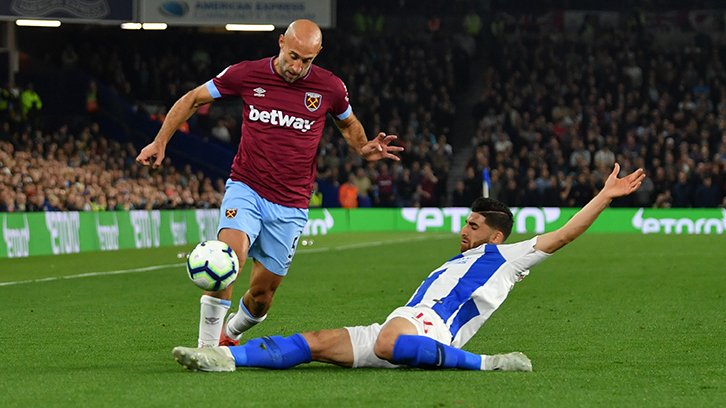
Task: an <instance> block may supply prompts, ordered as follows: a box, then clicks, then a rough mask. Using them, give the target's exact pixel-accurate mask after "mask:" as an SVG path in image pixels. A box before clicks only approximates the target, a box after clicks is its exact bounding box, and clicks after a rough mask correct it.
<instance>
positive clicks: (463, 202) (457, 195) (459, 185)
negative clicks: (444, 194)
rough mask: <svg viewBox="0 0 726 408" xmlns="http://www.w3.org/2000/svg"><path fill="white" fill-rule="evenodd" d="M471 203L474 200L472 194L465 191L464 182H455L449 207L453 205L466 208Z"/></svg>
mask: <svg viewBox="0 0 726 408" xmlns="http://www.w3.org/2000/svg"><path fill="white" fill-rule="evenodd" d="M473 201H474V199H473V198H472V194H471V192H469V191H468V190H467V189H466V185H464V182H463V181H457V182H456V187H455V188H454V192H453V197H452V200H451V205H453V206H454V207H468V206H469V204H468V203H471V202H473Z"/></svg>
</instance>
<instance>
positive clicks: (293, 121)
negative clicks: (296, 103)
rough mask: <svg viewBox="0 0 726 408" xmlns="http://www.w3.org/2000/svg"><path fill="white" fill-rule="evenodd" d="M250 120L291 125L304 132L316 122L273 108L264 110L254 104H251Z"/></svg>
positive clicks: (277, 124)
mask: <svg viewBox="0 0 726 408" xmlns="http://www.w3.org/2000/svg"><path fill="white" fill-rule="evenodd" d="M249 120H251V121H253V122H257V121H260V122H262V123H269V124H271V125H275V126H283V127H288V128H289V127H291V128H293V129H297V130H300V131H302V132H303V133H305V132H307V131H308V130H310V127H311V126H313V123H315V121H314V120H307V119H303V118H297V117H295V116H292V115H286V114H285V113H284V112H283V111H279V110H277V109H273V110H272V111H270V112H268V111H263V110H258V109H255V107H254V106H253V105H250V114H249Z"/></svg>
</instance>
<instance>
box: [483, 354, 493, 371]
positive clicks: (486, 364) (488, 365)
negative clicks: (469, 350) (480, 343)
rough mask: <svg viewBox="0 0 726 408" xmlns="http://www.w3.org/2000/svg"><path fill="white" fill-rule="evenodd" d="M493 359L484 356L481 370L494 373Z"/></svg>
mask: <svg viewBox="0 0 726 408" xmlns="http://www.w3.org/2000/svg"><path fill="white" fill-rule="evenodd" d="M491 359H492V357H491V356H487V355H484V354H482V356H481V369H482V371H492V370H493V369H494V367H492V362H491Z"/></svg>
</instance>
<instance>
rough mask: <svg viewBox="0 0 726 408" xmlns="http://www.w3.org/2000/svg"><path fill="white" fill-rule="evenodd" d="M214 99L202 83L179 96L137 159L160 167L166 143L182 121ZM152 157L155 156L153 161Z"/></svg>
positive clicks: (146, 164)
mask: <svg viewBox="0 0 726 408" xmlns="http://www.w3.org/2000/svg"><path fill="white" fill-rule="evenodd" d="M213 100H214V98H213V97H212V94H211V93H209V90H208V89H207V86H206V85H200V86H198V87H197V88H195V89H193V90H191V91H189V92H187V93H186V94H185V95H184V96H182V97H181V98H179V100H178V101H176V103H174V106H172V107H171V109H170V110H169V113H168V114H167V115H166V119H165V120H164V123H162V124H161V129H159V133H158V134H157V135H156V138H155V139H154V141H153V142H151V143H149V144H148V145H147V146H146V147H144V148H143V149H142V150H141V153H139V156H138V157H137V158H136V161H137V162H139V163H140V164H142V165H144V166H148V165H149V164H153V167H154V168H156V167H159V166H160V165H161V162H162V161H163V160H164V151H165V150H166V145H167V143H169V139H171V137H172V136H173V135H174V132H176V130H177V129H179V126H181V125H182V123H184V122H186V121H187V120H189V118H190V117H191V116H192V115H193V114H194V112H196V111H197V109H199V107H200V106H202V105H206V104H208V103H210V102H212V101H213ZM152 158H154V160H153V163H152V160H151V159H152Z"/></svg>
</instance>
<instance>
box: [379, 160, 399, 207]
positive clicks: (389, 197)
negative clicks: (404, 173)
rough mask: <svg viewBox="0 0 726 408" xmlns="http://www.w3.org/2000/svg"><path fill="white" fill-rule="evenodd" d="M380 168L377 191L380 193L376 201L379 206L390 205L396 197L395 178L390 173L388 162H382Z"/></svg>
mask: <svg viewBox="0 0 726 408" xmlns="http://www.w3.org/2000/svg"><path fill="white" fill-rule="evenodd" d="M380 169H381V170H380V172H379V173H378V177H376V191H377V193H378V197H377V199H376V203H377V204H378V206H379V207H390V206H391V205H392V204H393V203H394V202H395V199H396V197H395V195H394V190H393V187H394V181H395V180H394V179H393V176H392V175H390V174H389V173H388V164H386V163H381V165H380Z"/></svg>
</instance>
